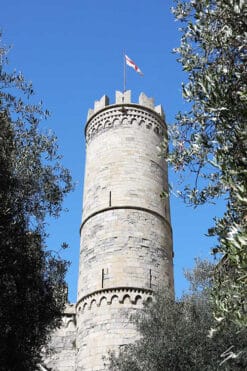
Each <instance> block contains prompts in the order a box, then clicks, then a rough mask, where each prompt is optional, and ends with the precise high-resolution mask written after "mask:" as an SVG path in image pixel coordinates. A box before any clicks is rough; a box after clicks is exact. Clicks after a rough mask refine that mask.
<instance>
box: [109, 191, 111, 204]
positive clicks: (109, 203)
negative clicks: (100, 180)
mask: <svg viewBox="0 0 247 371" xmlns="http://www.w3.org/2000/svg"><path fill="white" fill-rule="evenodd" d="M109 206H110V207H111V191H110V192H109Z"/></svg>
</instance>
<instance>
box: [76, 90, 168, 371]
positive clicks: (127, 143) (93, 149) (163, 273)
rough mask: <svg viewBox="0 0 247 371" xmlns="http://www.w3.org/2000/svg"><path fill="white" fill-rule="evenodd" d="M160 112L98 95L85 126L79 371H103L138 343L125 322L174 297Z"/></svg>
mask: <svg viewBox="0 0 247 371" xmlns="http://www.w3.org/2000/svg"><path fill="white" fill-rule="evenodd" d="M164 136H166V124H165V117H164V113H163V109H162V107H161V106H155V105H154V100H153V98H148V97H147V96H146V95H145V94H144V93H141V95H140V97H139V103H138V104H136V103H131V92H130V91H125V92H124V93H121V92H116V100H115V103H114V104H111V105H110V104H109V99H108V97H107V96H103V97H102V98H101V99H100V100H99V101H96V102H95V104H94V109H93V110H89V114H88V118H87V123H86V126H85V137H86V143H87V144H86V146H87V148H86V169H85V182H84V196H83V218H82V224H81V228H80V233H81V251H80V270H79V279H78V298H77V305H76V311H77V314H76V316H77V341H76V346H77V361H76V362H77V363H76V364H77V368H76V369H77V370H78V371H80V370H105V367H104V363H103V360H102V357H103V356H107V354H108V350H117V349H118V347H119V346H121V345H126V344H128V343H130V342H133V341H135V340H137V339H138V336H139V335H138V333H137V331H136V329H135V326H134V324H133V323H132V322H131V320H130V316H131V314H132V313H133V312H135V311H136V309H140V308H142V306H143V302H144V301H145V300H150V298H151V297H152V292H153V291H155V290H158V289H165V290H169V291H172V292H173V263H172V256H173V249H172V231H171V225H170V209H169V199H168V198H167V199H166V200H164V201H162V200H161V199H160V195H161V193H162V191H163V190H164V189H165V190H166V191H168V180H167V165H166V162H165V160H164V159H163V158H162V157H159V156H158V150H157V147H158V146H159V145H160V143H161V141H162V139H163V137H164Z"/></svg>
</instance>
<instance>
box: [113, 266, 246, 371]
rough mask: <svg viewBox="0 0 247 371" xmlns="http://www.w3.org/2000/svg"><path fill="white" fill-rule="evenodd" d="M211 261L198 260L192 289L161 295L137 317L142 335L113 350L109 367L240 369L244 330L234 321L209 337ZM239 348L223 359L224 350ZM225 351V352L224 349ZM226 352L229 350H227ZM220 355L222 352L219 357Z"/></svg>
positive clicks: (243, 362)
mask: <svg viewBox="0 0 247 371" xmlns="http://www.w3.org/2000/svg"><path fill="white" fill-rule="evenodd" d="M213 269H214V266H213V265H212V264H211V263H209V262H207V261H200V260H198V261H197V264H196V267H195V269H194V270H193V271H192V272H187V273H186V276H187V277H188V278H189V280H190V291H189V292H188V293H187V294H186V295H184V296H183V297H182V298H181V299H180V300H174V299H173V298H170V297H168V296H167V294H164V293H163V294H161V293H160V294H159V295H157V296H156V298H155V301H154V302H153V304H152V305H151V306H147V307H146V308H145V309H144V311H143V312H142V313H141V314H139V315H138V316H137V317H136V318H135V320H136V325H137V328H138V330H139V332H140V340H138V341H137V342H136V343H135V344H131V345H128V346H126V347H125V348H124V349H121V350H120V353H119V354H118V355H116V354H112V355H111V359H110V362H111V363H110V370H114V371H127V370H133V371H144V370H150V371H165V370H168V371H171V370H174V371H175V370H176V371H179V370H181V371H185V370H188V371H189V370H190V371H193V370H195V371H197V370H218V369H220V370H243V369H245V368H246V366H247V362H246V355H247V351H245V352H244V351H242V350H241V351H239V349H242V348H243V345H244V344H245V345H246V341H247V336H246V334H243V333H239V334H236V331H235V325H234V324H232V325H231V326H229V327H228V328H224V329H222V331H221V333H219V332H216V333H214V334H211V335H212V336H210V328H211V327H212V326H213V325H214V318H213V312H212V307H211V305H210V301H209V296H210V290H211V282H212V274H213ZM233 350H234V352H235V353H238V357H237V358H228V359H227V361H225V358H226V353H227V352H226V351H228V353H229V354H230V353H231V351H233ZM225 352H226V353H225ZM228 353H227V355H228ZM221 355H222V357H221Z"/></svg>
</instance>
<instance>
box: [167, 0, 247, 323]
mask: <svg viewBox="0 0 247 371" xmlns="http://www.w3.org/2000/svg"><path fill="white" fill-rule="evenodd" d="M173 13H174V15H175V17H176V19H177V20H179V21H181V22H182V28H181V31H182V37H181V44H180V46H179V47H178V48H177V49H175V52H176V53H178V55H179V58H178V61H179V63H181V65H182V67H183V69H184V71H186V72H187V73H188V82H187V83H185V84H183V96H184V98H185V100H186V101H187V102H188V103H189V105H188V106H189V111H188V112H185V113H181V112H179V113H178V115H177V117H176V123H175V124H174V125H173V126H171V128H170V138H171V147H170V150H169V155H168V161H169V162H170V164H172V166H173V167H174V169H175V170H176V171H179V172H180V173H187V172H189V174H190V180H191V183H190V184H185V183H184V187H183V188H182V189H181V190H180V191H179V194H180V196H181V197H182V198H183V199H184V201H185V202H187V203H189V204H192V205H194V206H197V205H200V204H203V203H205V202H213V201H214V199H215V198H218V197H220V196H222V195H224V197H225V200H226V211H225V214H224V216H223V217H221V218H220V219H216V220H215V226H214V227H213V228H211V229H210V230H209V235H214V236H217V238H218V246H217V247H216V248H214V249H213V253H215V254H217V253H219V254H220V257H221V258H222V260H221V263H220V264H219V265H218V267H217V269H216V272H215V279H214V290H213V292H212V295H213V299H214V304H215V316H216V318H217V319H218V321H219V322H225V321H226V322H234V323H235V324H237V325H238V326H239V327H242V328H246V326H247V307H246V306H247V305H246V284H247V250H246V245H247V197H246V194H247V156H246V150H247V127H246V119H247V68H246V66H247V64H246V60H247V8H246V3H245V2H244V1H243V0H184V1H182V0H177V1H176V6H175V8H174V9H173ZM164 145H165V147H167V143H165V144H164ZM193 176H194V180H192V179H193Z"/></svg>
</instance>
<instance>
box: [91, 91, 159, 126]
mask: <svg viewBox="0 0 247 371" xmlns="http://www.w3.org/2000/svg"><path fill="white" fill-rule="evenodd" d="M113 104H135V103H134V102H131V90H126V91H125V92H121V91H116V95H115V102H114V103H113ZM138 104H139V105H140V106H143V107H147V108H149V109H151V110H153V111H155V112H156V113H158V114H159V115H160V116H161V117H162V118H163V119H164V118H165V117H164V111H163V108H162V106H161V104H159V105H158V106H155V104H154V98H149V97H147V96H146V94H144V93H141V94H140V95H139V101H138ZM109 105H110V100H109V98H108V96H107V95H103V96H102V97H101V98H100V100H96V101H95V102H94V108H93V109H92V108H90V109H89V110H88V115H87V120H89V119H90V118H91V117H92V116H93V115H94V114H96V113H97V112H98V111H100V110H102V109H103V108H105V107H107V106H109Z"/></svg>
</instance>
